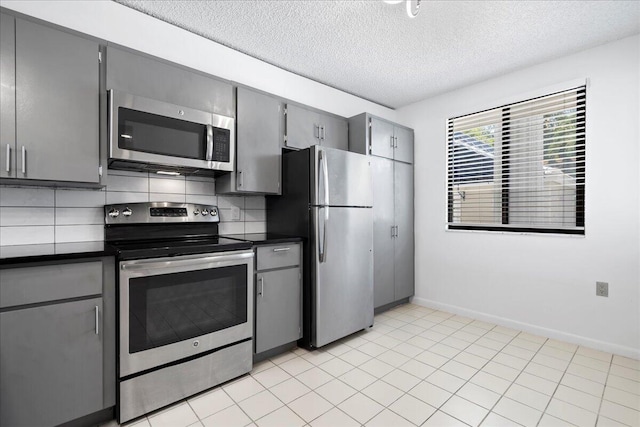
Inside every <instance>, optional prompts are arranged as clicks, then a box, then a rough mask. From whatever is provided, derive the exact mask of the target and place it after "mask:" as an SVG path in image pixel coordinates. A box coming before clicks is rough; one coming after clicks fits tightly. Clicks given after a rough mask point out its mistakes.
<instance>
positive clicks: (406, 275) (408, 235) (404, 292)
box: [394, 162, 415, 300]
mask: <svg viewBox="0 0 640 427" xmlns="http://www.w3.org/2000/svg"><path fill="white" fill-rule="evenodd" d="M394 175H395V179H394V188H395V192H394V199H395V215H394V216H395V224H396V226H397V229H396V238H395V239H394V243H395V271H394V275H395V298H394V299H395V300H399V299H402V298H407V297H410V296H411V295H413V294H414V290H415V283H414V236H413V166H411V165H408V164H406V163H400V162H394Z"/></svg>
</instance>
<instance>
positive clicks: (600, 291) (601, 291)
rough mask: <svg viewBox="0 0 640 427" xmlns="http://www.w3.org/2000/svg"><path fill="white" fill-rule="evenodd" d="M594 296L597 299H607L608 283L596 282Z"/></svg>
mask: <svg viewBox="0 0 640 427" xmlns="http://www.w3.org/2000/svg"><path fill="white" fill-rule="evenodd" d="M596 295H597V296H599V297H608V296H609V283H607V282H596Z"/></svg>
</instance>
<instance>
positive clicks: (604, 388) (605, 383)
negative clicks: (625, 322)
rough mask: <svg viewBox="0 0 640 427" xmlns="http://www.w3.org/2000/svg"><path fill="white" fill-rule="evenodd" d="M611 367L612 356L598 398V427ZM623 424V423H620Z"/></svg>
mask: <svg viewBox="0 0 640 427" xmlns="http://www.w3.org/2000/svg"><path fill="white" fill-rule="evenodd" d="M612 365H613V354H612V355H611V359H609V369H607V377H606V378H605V380H604V384H603V387H602V396H600V405H598V413H597V414H596V425H598V421H600V410H601V409H602V403H603V402H604V394H605V393H606V391H607V383H608V382H609V375H611V366H612ZM621 424H624V423H621Z"/></svg>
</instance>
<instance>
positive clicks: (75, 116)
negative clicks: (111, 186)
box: [14, 19, 100, 184]
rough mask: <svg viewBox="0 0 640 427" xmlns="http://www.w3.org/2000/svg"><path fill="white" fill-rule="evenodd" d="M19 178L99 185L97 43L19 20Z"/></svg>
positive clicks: (17, 108)
mask: <svg viewBox="0 0 640 427" xmlns="http://www.w3.org/2000/svg"><path fill="white" fill-rule="evenodd" d="M15 35H16V39H15V41H16V47H15V67H16V86H15V87H16V159H17V161H16V167H15V168H14V169H15V177H16V178H23V179H33V180H48V181H75V182H87V183H96V184H97V183H99V181H100V175H99V171H98V168H99V165H100V152H99V141H98V133H99V114H98V113H99V112H98V94H99V89H98V83H99V78H98V76H99V62H98V43H97V42H96V41H93V40H88V39H84V38H81V37H78V36H76V35H73V34H69V33H65V32H62V31H59V30H55V29H52V28H49V27H45V26H43V25H39V24H36V23H33V22H29V21H24V20H22V19H16V21H15Z"/></svg>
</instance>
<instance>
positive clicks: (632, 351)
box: [411, 297, 640, 359]
mask: <svg viewBox="0 0 640 427" xmlns="http://www.w3.org/2000/svg"><path fill="white" fill-rule="evenodd" d="M411 302H412V303H413V304H416V305H420V306H423V307H428V308H433V309H436V310H443V311H447V312H449V313H454V314H459V315H461V316H466V317H471V318H473V319H477V320H482V321H484V322H490V323H495V324H496V325H501V326H505V327H508V328H512V329H517V330H520V331H524V332H529V333H531V334H535V335H540V336H543V337H547V338H553V339H556V340H561V341H566V342H570V343H573V344H578V345H582V346H585V347H590V348H593V349H596V350H600V351H605V352H608V353H613V354H618V355H620V356H625V357H630V358H632V359H640V349H637V348H632V347H626V346H623V345H618V344H614V343H610V342H606V341H599V340H594V339H592V338H587V337H583V336H580V335H574V334H570V333H567V332H562V331H559V330H557V329H549V328H543V327H540V326H536V325H532V324H529V323H524V322H519V321H517V320H512V319H507V318H505V317H500V316H494V315H492V314H488V313H483V312H480V311H475V310H469V309H466V308H463V307H459V306H456V305H450V304H444V303H441V302H438V301H433V300H429V299H426V298H420V297H413V299H412V300H411Z"/></svg>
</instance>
